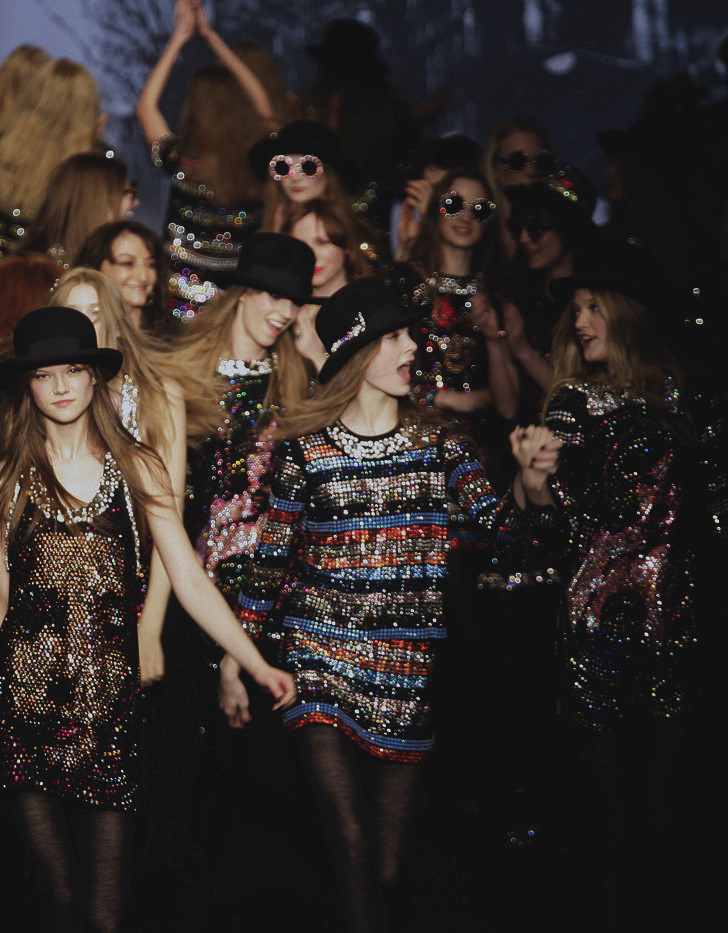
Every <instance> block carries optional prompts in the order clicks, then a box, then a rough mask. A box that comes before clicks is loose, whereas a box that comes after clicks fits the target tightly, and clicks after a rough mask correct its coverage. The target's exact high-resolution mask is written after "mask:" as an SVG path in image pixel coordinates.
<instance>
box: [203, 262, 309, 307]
mask: <svg viewBox="0 0 728 933" xmlns="http://www.w3.org/2000/svg"><path fill="white" fill-rule="evenodd" d="M217 282H218V285H219V286H220V288H222V289H226V288H231V287H232V286H234V285H246V286H247V287H248V288H254V289H255V290H256V291H259V292H268V293H269V294H271V295H280V296H281V297H282V298H288V300H289V301H292V302H293V303H294V305H320V304H321V302H322V301H323V300H324V299H323V298H317V297H316V296H315V295H309V294H307V293H304V292H300V291H299V290H298V289H297V288H288V287H286V285H285V283H282V282H281V281H280V273H278V272H276V279H275V281H274V280H272V279H266V278H263V277H261V276H256V275H246V274H244V273H242V272H237V271H236V270H233V271H232V272H225V273H223V274H218V276H217Z"/></svg>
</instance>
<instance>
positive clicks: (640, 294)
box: [549, 244, 667, 308]
mask: <svg viewBox="0 0 728 933" xmlns="http://www.w3.org/2000/svg"><path fill="white" fill-rule="evenodd" d="M579 288H586V289H588V290H589V291H597V292H617V293H618V294H620V295H625V296H626V297H627V298H631V299H632V300H633V301H636V302H637V304H640V305H642V306H643V307H645V308H653V307H655V306H656V305H659V304H660V303H661V302H662V301H664V300H666V298H667V295H666V294H665V292H664V289H663V288H662V287H661V284H660V271H659V268H658V267H657V264H656V263H655V262H654V260H653V259H652V258H651V256H649V255H648V254H647V252H646V251H645V250H644V249H643V248H642V247H639V246H632V245H629V244H626V245H624V246H619V247H610V248H608V249H605V250H601V251H600V252H599V254H598V256H597V257H596V258H595V259H594V260H593V261H592V262H590V263H588V264H587V265H586V266H585V267H584V268H582V269H580V270H579V272H578V273H577V274H576V275H571V276H568V277H566V278H562V279H555V280H554V281H553V282H551V284H550V286H549V290H550V292H551V295H552V297H553V298H554V300H555V301H556V302H558V303H559V304H561V305H563V306H564V307H566V305H567V304H568V303H569V302H570V301H571V300H572V298H573V297H574V292H575V291H576V290H577V289H579Z"/></svg>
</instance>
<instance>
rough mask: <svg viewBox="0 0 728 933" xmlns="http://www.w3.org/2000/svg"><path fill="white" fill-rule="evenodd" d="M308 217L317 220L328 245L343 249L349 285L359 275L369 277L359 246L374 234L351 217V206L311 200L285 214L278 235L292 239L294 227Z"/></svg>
mask: <svg viewBox="0 0 728 933" xmlns="http://www.w3.org/2000/svg"><path fill="white" fill-rule="evenodd" d="M309 214H313V215H314V216H315V217H317V218H318V219H319V220H320V221H321V223H322V224H323V226H324V230H325V231H326V236H328V238H329V239H330V240H331V242H332V243H333V244H334V245H335V246H338V247H339V249H343V250H344V254H345V256H344V269H345V271H346V281H347V282H353V281H354V279H358V278H361V276H363V275H371V269H370V267H369V263H368V262H367V258H366V252H365V251H364V250H363V249H362V248H361V245H362V244H363V243H364V244H368V243H370V242H371V241H372V239H373V238H374V236H375V233H374V231H373V230H372V229H371V227H370V226H369V225H368V224H367V223H365V222H364V221H363V220H361V219H360V218H358V217H357V216H356V215H355V214H354V212H353V211H352V209H351V207H349V206H348V205H347V204H342V203H341V202H340V201H333V200H331V198H314V199H313V200H312V201H307V202H306V203H305V204H301V205H300V206H299V205H297V206H296V208H295V210H293V211H292V212H291V213H290V214H289V215H288V218H287V220H286V222H285V223H284V224H283V227H282V229H281V233H287V234H288V235H289V236H293V233H292V230H293V228H294V226H295V225H296V224H297V223H298V221H299V220H303V218H304V217H307V216H308V215H309Z"/></svg>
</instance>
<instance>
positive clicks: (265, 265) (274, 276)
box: [218, 233, 321, 305]
mask: <svg viewBox="0 0 728 933" xmlns="http://www.w3.org/2000/svg"><path fill="white" fill-rule="evenodd" d="M315 267H316V256H315V255H314V252H313V250H312V249H311V247H310V246H309V245H308V244H307V243H304V242H303V240H297V239H296V238H295V237H292V236H286V234H284V233H253V234H251V236H249V237H248V238H247V239H246V240H245V241H244V242H243V245H242V246H241V247H240V255H239V257H238V268H237V269H236V270H235V271H233V272H226V273H224V274H223V275H218V283H219V285H220V287H221V288H229V287H230V286H231V285H247V286H248V287H249V288H255V289H257V290H258V291H260V292H270V293H271V294H273V295H281V296H282V297H283V298H288V299H289V300H290V301H292V302H293V303H294V304H295V305H305V304H312V303H313V304H316V303H319V302H320V301H321V299H320V298H318V299H317V298H314V297H313V296H312V295H311V279H312V278H313V272H314V268H315Z"/></svg>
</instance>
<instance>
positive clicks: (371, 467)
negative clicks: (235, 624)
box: [238, 424, 525, 761]
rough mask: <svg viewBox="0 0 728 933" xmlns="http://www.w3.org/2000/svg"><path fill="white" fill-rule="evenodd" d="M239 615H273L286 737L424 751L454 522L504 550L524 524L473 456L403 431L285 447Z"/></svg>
mask: <svg viewBox="0 0 728 933" xmlns="http://www.w3.org/2000/svg"><path fill="white" fill-rule="evenodd" d="M270 502H271V504H270V511H269V512H268V515H267V518H266V522H265V524H264V525H263V529H262V531H261V536H260V540H259V543H258V547H257V550H256V552H255V557H254V559H253V560H252V561H251V562H250V563H249V564H248V567H247V570H246V574H245V579H244V581H243V587H242V591H241V595H240V605H239V609H238V612H239V614H240V616H241V618H242V619H243V621H245V622H248V623H251V624H253V625H261V624H265V621H266V619H269V618H270V616H271V614H273V615H276V613H275V610H276V607H277V606H278V608H279V612H278V616H279V618H280V625H281V631H282V648H283V661H284V663H285V664H286V665H287V667H288V669H289V670H290V671H291V673H292V674H293V675H294V677H295V679H296V685H297V689H298V702H297V703H296V705H295V706H294V707H293V708H292V709H290V710H288V711H286V713H285V714H284V723H285V724H286V727H287V728H288V729H295V728H299V727H302V726H305V725H306V724H308V723H325V724H329V725H332V726H336V727H337V728H340V729H341V730H342V731H344V732H345V733H346V734H347V735H349V736H350V737H351V738H352V739H353V740H354V741H355V742H357V743H358V744H359V745H360V746H362V747H363V748H364V749H366V750H367V751H369V752H371V753H372V754H373V755H375V756H377V757H381V758H386V759H392V760H397V761H414V760H417V759H420V758H421V757H423V756H424V755H425V754H426V753H427V752H428V751H429V750H430V748H431V747H432V744H433V735H432V722H431V718H432V711H431V701H432V677H433V669H434V663H435V655H436V650H437V645H438V644H441V642H442V639H444V638H445V636H446V630H445V627H444V624H443V618H442V614H443V586H444V582H445V577H446V573H447V556H448V550H449V547H450V537H451V529H450V527H449V509H450V507H454V508H456V509H459V510H462V511H463V512H467V513H468V514H469V515H470V516H471V517H472V518H473V520H475V521H478V522H479V523H480V524H482V525H483V526H484V527H485V528H487V529H488V530H489V532H490V534H491V536H492V537H493V538H494V539H495V538H498V539H499V541H501V542H504V541H510V540H513V539H515V538H517V537H518V535H519V534H520V532H521V531H522V528H523V525H524V524H525V522H524V513H522V512H520V511H519V510H518V509H517V508H515V506H514V505H513V504H512V503H511V501H510V500H508V499H507V500H505V501H501V500H500V499H499V498H498V497H497V496H496V495H495V493H494V492H493V490H492V488H491V487H490V485H489V483H488V480H487V477H486V475H485V472H484V470H483V467H482V466H481V464H480V463H479V462H478V459H477V454H476V452H475V451H474V449H473V446H472V443H471V442H469V441H468V440H466V439H465V438H463V437H462V436H460V435H451V434H449V433H446V432H444V431H443V429H442V428H435V429H432V431H430V429H426V428H420V427H417V426H411V427H408V428H402V429H399V430H397V431H394V432H392V433H391V434H388V435H383V436H381V437H378V438H361V437H358V436H357V435H354V434H351V433H350V432H349V431H347V430H346V429H345V428H344V427H343V425H341V424H337V425H334V426H332V427H330V428H327V429H325V430H323V431H321V432H320V433H316V434H311V435H308V436H306V437H302V438H299V439H298V440H296V441H293V442H290V443H288V444H286V445H284V448H283V456H282V460H281V463H280V465H279V467H278V469H277V471H276V475H275V479H274V481H273V486H272V490H271V500H270Z"/></svg>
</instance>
